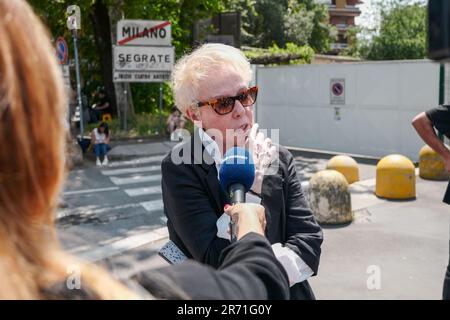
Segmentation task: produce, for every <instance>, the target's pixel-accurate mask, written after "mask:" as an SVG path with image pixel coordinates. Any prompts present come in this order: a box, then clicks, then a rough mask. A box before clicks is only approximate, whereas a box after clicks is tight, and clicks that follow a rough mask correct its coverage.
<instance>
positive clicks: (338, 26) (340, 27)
mask: <svg viewBox="0 0 450 320" xmlns="http://www.w3.org/2000/svg"><path fill="white" fill-rule="evenodd" d="M348 27H349V25H348V24H346V23H338V24H337V25H336V28H338V30H347V29H348Z"/></svg>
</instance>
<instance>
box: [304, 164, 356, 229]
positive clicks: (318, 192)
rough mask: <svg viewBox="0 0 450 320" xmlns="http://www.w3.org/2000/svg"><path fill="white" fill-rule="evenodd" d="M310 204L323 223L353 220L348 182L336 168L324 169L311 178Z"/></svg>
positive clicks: (309, 189) (341, 222)
mask: <svg viewBox="0 0 450 320" xmlns="http://www.w3.org/2000/svg"><path fill="white" fill-rule="evenodd" d="M308 195H309V197H308V198H309V204H310V207H311V210H312V212H313V213H314V216H315V217H316V219H317V221H318V222H319V223H321V224H343V223H349V222H351V221H352V220H353V213H352V205H351V198H350V191H349V190H348V183H347V180H346V179H345V177H344V176H343V175H342V174H341V173H339V172H337V171H335V170H323V171H319V172H317V173H316V174H314V175H313V176H312V177H311V179H310V180H309V187H308Z"/></svg>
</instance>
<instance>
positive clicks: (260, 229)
mask: <svg viewBox="0 0 450 320" xmlns="http://www.w3.org/2000/svg"><path fill="white" fill-rule="evenodd" d="M225 213H226V214H228V215H229V216H230V217H231V219H232V220H233V221H234V222H235V223H236V232H237V239H238V240H239V239H241V238H242V237H243V236H245V235H246V234H247V233H250V232H256V233H258V234H260V235H262V236H264V230H265V229H266V214H265V209H264V207H263V206H261V205H260V204H257V203H238V204H235V205H233V206H229V207H226V208H225Z"/></svg>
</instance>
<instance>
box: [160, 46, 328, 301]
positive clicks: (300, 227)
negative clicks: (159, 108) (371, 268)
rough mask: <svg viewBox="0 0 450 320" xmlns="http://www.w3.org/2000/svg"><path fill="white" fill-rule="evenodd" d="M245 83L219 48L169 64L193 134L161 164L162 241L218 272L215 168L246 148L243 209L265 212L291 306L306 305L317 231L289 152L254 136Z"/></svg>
mask: <svg viewBox="0 0 450 320" xmlns="http://www.w3.org/2000/svg"><path fill="white" fill-rule="evenodd" d="M251 77H252V72H251V68H250V64H249V62H248V60H247V59H246V58H245V56H244V55H243V54H242V52H241V51H239V50H238V49H235V48H233V47H230V46H227V45H222V44H206V45H203V46H201V47H200V48H198V49H196V50H195V51H193V52H192V53H191V54H189V55H186V56H184V57H183V58H182V59H181V60H180V61H179V62H178V63H177V64H176V66H175V68H174V71H173V75H172V81H173V90H174V95H175V104H176V105H177V107H178V108H179V109H180V111H181V112H182V113H183V114H184V115H185V116H186V117H187V118H188V119H190V120H191V121H192V122H193V123H194V124H195V127H196V129H195V132H194V134H193V136H192V137H191V139H190V140H189V141H186V142H184V143H182V144H179V145H177V146H176V147H175V148H174V149H173V150H172V152H171V154H169V155H168V156H166V157H165V159H164V160H163V162H162V190H163V201H164V211H165V214H166V216H167V219H168V221H167V225H168V229H169V234H170V239H171V240H172V241H173V242H174V243H175V244H176V245H177V246H178V247H179V248H180V250H181V251H183V253H184V254H185V255H186V256H187V257H188V258H193V259H195V260H198V261H201V262H204V263H207V264H210V265H212V266H214V267H217V266H219V264H220V261H221V260H220V254H221V252H222V250H223V249H225V248H226V247H228V246H229V245H230V239H229V235H228V234H227V230H224V228H223V225H225V226H226V224H221V223H220V222H221V221H222V220H223V217H222V215H223V212H224V207H226V205H227V204H229V203H230V199H229V196H228V195H227V193H226V192H225V191H224V190H223V189H222V188H221V186H220V184H219V178H218V172H219V168H220V165H221V161H222V157H223V155H224V153H225V152H226V151H227V150H228V149H229V148H231V147H233V146H242V147H246V148H249V149H250V152H251V153H252V155H253V159H254V162H255V181H254V183H253V186H252V188H251V191H250V192H249V193H248V194H247V200H248V201H247V202H249V201H250V202H257V203H260V204H261V205H263V206H264V207H265V214H266V219H267V227H266V230H265V235H266V237H267V239H268V240H269V241H270V243H272V248H273V250H274V252H275V255H276V256H277V258H278V260H279V261H280V262H281V263H282V265H283V266H284V269H285V270H286V272H287V274H288V275H289V280H290V285H291V299H314V294H313V292H312V290H311V288H310V286H309V284H308V282H307V279H308V278H309V277H310V276H313V275H315V274H317V270H318V266H319V258H320V246H321V244H322V240H323V235H322V230H321V228H320V226H319V225H318V224H317V222H316V220H315V219H314V216H313V214H312V212H311V210H310V209H309V207H308V205H307V201H306V199H305V196H304V194H303V192H302V189H301V184H300V181H299V179H298V177H297V173H296V168H295V161H294V159H293V156H292V155H291V153H290V152H289V151H288V150H287V149H286V148H284V147H282V146H279V145H276V144H272V142H271V140H270V139H268V138H264V135H263V134H262V133H261V132H260V133H257V131H258V125H257V124H256V123H255V124H254V123H253V106H254V103H255V102H256V98H257V93H258V87H256V86H254V87H249V83H250V81H251ZM274 112H276V111H275V110H274ZM198 150H201V151H202V152H201V153H199V152H198ZM195 151H197V152H195ZM186 153H189V154H186ZM180 157H181V158H182V161H179V159H180ZM218 222H219V223H218ZM225 228H226V227H225Z"/></svg>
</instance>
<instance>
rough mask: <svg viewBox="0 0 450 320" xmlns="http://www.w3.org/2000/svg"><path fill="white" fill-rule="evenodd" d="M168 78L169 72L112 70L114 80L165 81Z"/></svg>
mask: <svg viewBox="0 0 450 320" xmlns="http://www.w3.org/2000/svg"><path fill="white" fill-rule="evenodd" d="M169 80H170V72H167V71H162V72H133V71H114V74H113V81H114V82H165V81H169Z"/></svg>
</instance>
